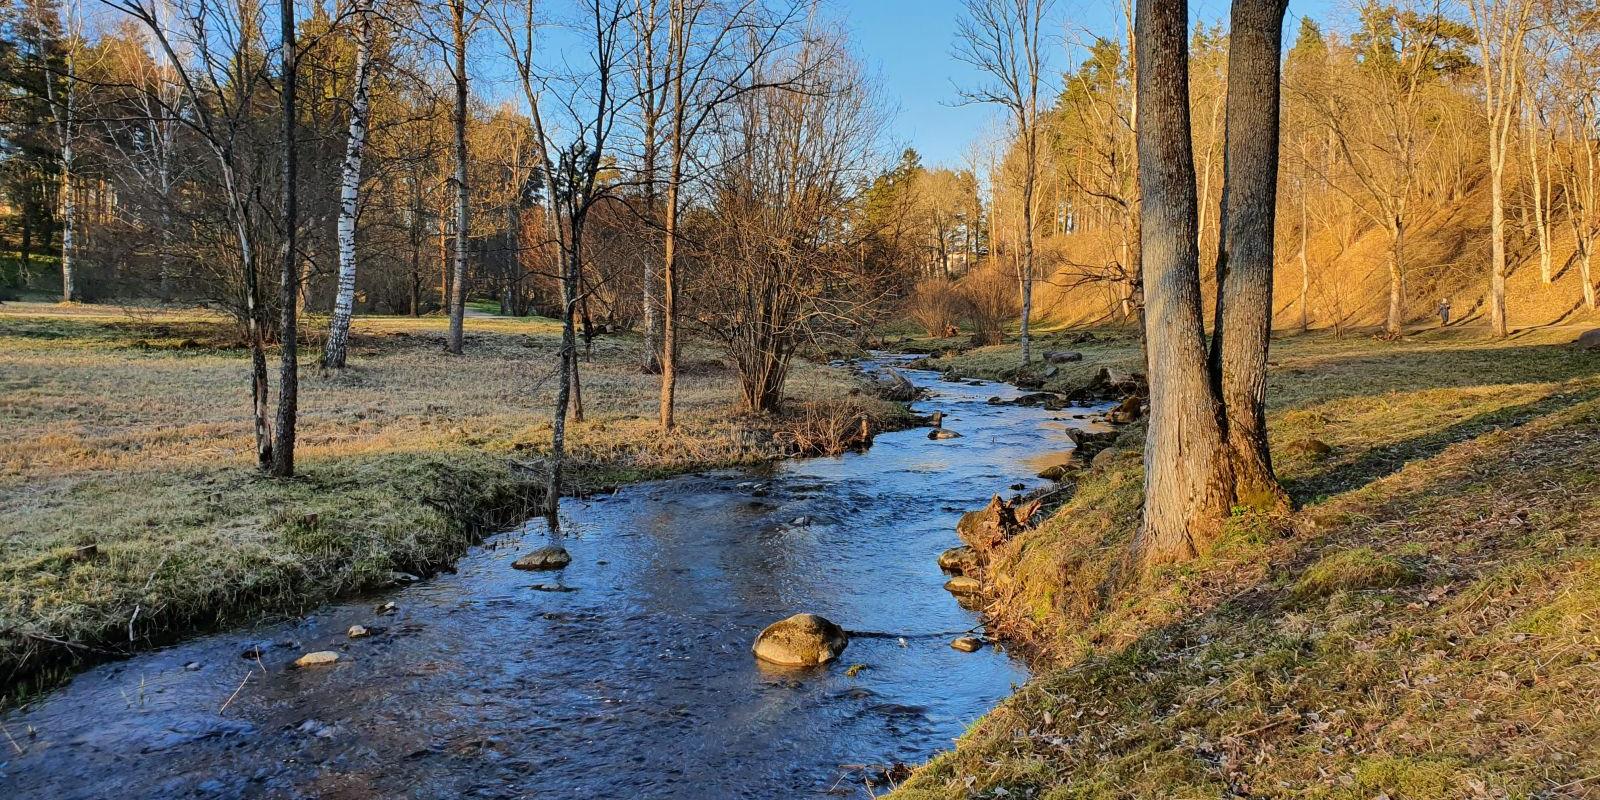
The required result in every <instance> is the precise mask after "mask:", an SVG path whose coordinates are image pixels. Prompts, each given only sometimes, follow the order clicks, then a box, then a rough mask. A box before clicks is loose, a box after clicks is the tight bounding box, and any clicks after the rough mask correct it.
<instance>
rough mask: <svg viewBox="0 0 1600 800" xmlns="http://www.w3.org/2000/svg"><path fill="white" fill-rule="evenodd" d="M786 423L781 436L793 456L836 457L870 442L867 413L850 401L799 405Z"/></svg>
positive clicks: (827, 401) (818, 401)
mask: <svg viewBox="0 0 1600 800" xmlns="http://www.w3.org/2000/svg"><path fill="white" fill-rule="evenodd" d="M785 422H786V424H785V426H784V432H783V438H784V439H786V440H787V442H786V444H787V445H788V450H789V451H790V452H792V453H793V454H795V455H803V456H836V455H839V454H841V453H844V452H846V451H849V450H854V449H857V448H860V447H863V446H865V445H867V444H870V443H871V442H872V432H871V429H870V426H869V424H868V422H867V415H866V412H865V411H864V410H863V409H862V408H861V407H860V406H859V405H858V404H856V403H853V402H850V401H849V400H817V401H813V402H809V403H805V404H802V405H800V406H799V407H798V408H796V409H795V410H794V411H793V412H792V415H791V417H790V419H788V420H786V421H785Z"/></svg>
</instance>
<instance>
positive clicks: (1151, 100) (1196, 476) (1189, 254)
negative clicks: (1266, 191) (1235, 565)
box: [1132, 0, 1232, 571]
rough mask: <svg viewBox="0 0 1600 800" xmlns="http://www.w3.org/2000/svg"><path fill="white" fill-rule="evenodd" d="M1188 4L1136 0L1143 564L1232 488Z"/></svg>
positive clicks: (1206, 531) (1169, 550) (1202, 536)
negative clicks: (1211, 352) (1201, 221)
mask: <svg viewBox="0 0 1600 800" xmlns="http://www.w3.org/2000/svg"><path fill="white" fill-rule="evenodd" d="M1187 26H1188V8H1187V3H1185V2H1184V0H1138V5H1137V21H1136V27H1137V33H1136V35H1135V41H1136V42H1137V44H1138V47H1137V56H1138V63H1139V69H1138V80H1137V84H1138V92H1139V98H1140V101H1139V116H1138V126H1139V128H1138V130H1139V132H1138V147H1139V188H1140V195H1141V197H1142V198H1143V214H1142V220H1141V223H1142V224H1141V226H1140V240H1141V248H1140V252H1141V256H1142V262H1143V270H1144V283H1145V303H1146V309H1147V311H1146V314H1147V316H1146V321H1145V328H1146V340H1147V347H1148V368H1149V371H1150V427H1149V432H1148V434H1147V436H1146V440H1145V456H1144V461H1145V500H1144V520H1143V522H1142V524H1141V526H1140V529H1139V532H1138V534H1137V535H1136V536H1135V538H1134V541H1133V550H1132V556H1133V558H1134V561H1135V563H1137V564H1138V565H1139V566H1140V568H1142V569H1144V570H1146V571H1148V570H1149V569H1151V568H1153V567H1156V566H1159V565H1161V564H1165V563H1170V562H1174V561H1182V560H1186V559H1191V558H1194V557H1196V556H1198V555H1200V554H1201V553H1203V552H1205V551H1206V550H1207V549H1208V548H1209V546H1210V545H1211V543H1212V542H1213V541H1215V539H1216V536H1217V535H1218V533H1219V532H1220V530H1221V523H1222V520H1223V519H1224V518H1225V517H1226V516H1227V514H1228V511H1229V504H1230V501H1231V500H1232V492H1231V486H1232V475H1231V470H1230V466H1231V465H1230V463H1229V459H1228V458H1227V457H1226V451H1225V445H1224V442H1223V431H1222V426H1221V421H1220V419H1219V417H1218V413H1219V411H1218V402H1217V398H1216V395H1215V393H1214V391H1213V389H1212V385H1211V380H1210V378H1209V376H1208V374H1207V369H1206V345H1205V333H1204V328H1203V321H1202V314H1201V308H1200V257H1199V250H1198V249H1197V246H1196V234H1197V231H1198V227H1199V226H1198V221H1197V205H1196V204H1197V197H1196V188H1195V173H1194V150H1193V144H1192V139H1191V133H1190V124H1189V64H1188V39H1187V35H1186V34H1187Z"/></svg>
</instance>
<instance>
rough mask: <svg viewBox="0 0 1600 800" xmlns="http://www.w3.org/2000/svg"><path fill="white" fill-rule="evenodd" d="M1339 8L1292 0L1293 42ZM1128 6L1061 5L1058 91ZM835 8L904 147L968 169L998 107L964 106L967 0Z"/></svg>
mask: <svg viewBox="0 0 1600 800" xmlns="http://www.w3.org/2000/svg"><path fill="white" fill-rule="evenodd" d="M1339 3H1340V0H1290V3H1289V14H1288V19H1287V20H1286V21H1285V23H1284V28H1285V31H1286V37H1289V38H1291V39H1292V37H1293V35H1294V31H1295V29H1296V28H1297V27H1298V26H1299V18H1300V16H1301V15H1303V14H1310V15H1311V16H1312V17H1314V18H1316V19H1317V20H1318V21H1326V20H1327V19H1328V18H1329V17H1330V16H1333V15H1336V14H1339V13H1341V12H1340V11H1339V10H1338V9H1342V8H1343V6H1342V5H1340V4H1339ZM1120 9H1121V4H1120V3H1118V2H1117V0H1058V2H1057V4H1056V16H1057V20H1056V21H1055V22H1054V23H1053V24H1052V25H1051V26H1050V29H1049V32H1051V33H1053V36H1052V37H1051V42H1050V53H1049V63H1050V67H1051V70H1052V74H1051V85H1052V87H1054V85H1055V84H1056V83H1057V81H1058V77H1057V76H1058V75H1059V73H1060V72H1061V71H1062V70H1063V69H1064V68H1065V67H1066V66H1067V64H1068V58H1069V52H1070V58H1071V60H1072V61H1073V62H1076V61H1078V60H1080V58H1081V53H1082V44H1083V43H1086V42H1087V41H1092V37H1093V36H1095V35H1108V34H1109V35H1113V36H1121V35H1122V33H1121V32H1122V28H1123V26H1122V20H1121V13H1122V12H1121V10H1120ZM833 11H834V13H835V14H837V15H838V16H839V18H840V19H841V20H842V22H843V24H844V25H845V27H846V28H847V29H848V30H849V31H850V34H851V37H852V39H853V40H854V42H855V44H856V48H857V52H859V53H861V54H862V55H863V56H864V57H865V58H866V60H867V63H868V65H869V67H870V68H871V69H872V70H873V71H874V72H875V73H876V74H877V76H878V77H879V79H880V81H881V85H882V89H883V93H884V95H885V99H886V100H887V101H888V102H890V103H892V104H894V105H896V106H898V114H897V115H896V117H895V121H894V125H893V126H892V131H893V135H894V136H895V138H896V139H897V140H898V142H897V143H898V144H902V145H908V146H911V147H915V148H916V149H917V151H918V152H920V153H921V154H922V159H923V163H925V164H929V165H942V166H951V167H958V166H961V165H962V163H963V158H964V156H965V155H966V153H967V151H968V148H969V146H970V145H971V143H972V142H973V141H974V140H975V139H977V138H978V137H979V136H980V135H981V134H982V133H983V131H984V130H985V129H988V128H992V127H993V126H994V123H993V120H994V119H995V118H996V117H995V114H996V112H995V110H994V109H993V108H987V107H981V106H959V105H957V103H958V96H957V90H956V86H957V83H958V82H959V83H962V84H968V85H971V84H975V83H977V82H978V81H979V80H980V79H979V77H978V76H977V75H976V73H975V71H974V70H973V68H972V67H970V66H968V65H967V64H964V63H962V62H960V61H958V60H956V59H955V58H954V57H953V56H952V55H951V52H952V51H953V49H954V43H955V33H956V20H957V19H958V18H959V16H960V15H961V13H962V2H961V0H834V5H833ZM1189 11H1190V15H1191V16H1193V17H1195V18H1196V19H1203V20H1206V21H1207V22H1215V21H1217V20H1223V21H1226V17H1227V14H1228V3H1227V2H1226V0H1190V6H1189ZM1325 27H1326V26H1325ZM1053 91H1054V89H1053V88H1052V92H1053Z"/></svg>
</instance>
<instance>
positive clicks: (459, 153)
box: [446, 0, 468, 355]
mask: <svg viewBox="0 0 1600 800" xmlns="http://www.w3.org/2000/svg"><path fill="white" fill-rule="evenodd" d="M450 12H451V15H452V18H451V31H452V33H453V34H454V37H455V62H456V63H455V69H454V70H453V71H454V73H455V84H456V87H455V88H456V104H455V115H454V116H455V120H454V121H455V156H456V175H455V186H454V189H455V192H456V197H455V200H456V208H455V211H456V249H455V256H454V263H453V264H452V265H451V269H450V272H451V286H450V296H449V298H448V299H447V300H446V303H447V304H448V305H449V307H450V344H449V350H450V352H451V353H454V354H455V355H461V349H462V340H463V338H464V333H463V327H464V320H465V317H466V310H467V289H466V283H467V243H468V235H467V234H468V230H467V222H468V217H467V22H466V13H467V4H466V0H451V3H450Z"/></svg>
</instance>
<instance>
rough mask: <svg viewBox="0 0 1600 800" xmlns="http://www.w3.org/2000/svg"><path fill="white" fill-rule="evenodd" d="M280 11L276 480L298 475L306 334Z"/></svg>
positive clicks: (288, 43)
mask: <svg viewBox="0 0 1600 800" xmlns="http://www.w3.org/2000/svg"><path fill="white" fill-rule="evenodd" d="M278 13H279V15H280V17H281V19H280V22H281V27H280V29H279V33H280V36H281V38H280V40H279V42H280V47H281V48H282V51H283V53H282V54H283V92H282V96H283V119H282V121H281V122H282V126H283V127H282V135H283V263H282V271H281V272H280V274H279V276H278V278H279V281H278V304H279V306H280V308H279V321H278V356H279V358H278V420H277V425H276V426H275V429H274V430H273V437H272V466H271V469H270V470H269V471H270V472H271V474H272V475H274V476H275V477H279V478H287V477H290V476H292V475H294V433H295V421H296V420H295V418H296V416H297V412H298V401H299V391H298V388H299V385H300V355H299V336H300V333H299V329H298V320H297V319H296V312H297V311H298V305H297V304H296V300H297V296H298V294H299V291H300V270H299V269H298V267H299V262H300V258H299V256H300V253H299V250H297V249H296V242H295V239H296V236H295V234H296V227H297V226H298V224H299V213H298V209H297V208H296V196H295V179H296V171H297V169H296V168H297V164H296V161H297V158H296V152H295V149H296V148H295V138H296V133H297V132H296V130H295V129H296V125H295V113H296V112H295V84H296V83H297V82H298V80H299V79H298V76H297V73H298V64H297V61H298V60H299V59H298V54H297V52H296V45H295V31H294V2H293V0H282V2H281V3H280V5H279V12H278Z"/></svg>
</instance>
